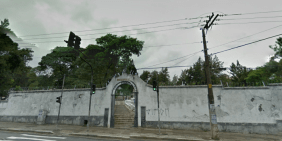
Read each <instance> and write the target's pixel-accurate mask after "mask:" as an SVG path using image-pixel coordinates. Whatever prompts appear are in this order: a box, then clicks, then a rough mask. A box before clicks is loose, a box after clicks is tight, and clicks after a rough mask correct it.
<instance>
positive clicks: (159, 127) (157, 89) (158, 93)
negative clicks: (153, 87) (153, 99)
mask: <svg viewBox="0 0 282 141" xmlns="http://www.w3.org/2000/svg"><path fill="white" fill-rule="evenodd" d="M157 97H158V98H157V99H158V124H159V135H160V134H161V130H160V128H161V127H160V101H159V100H160V95H159V75H157Z"/></svg>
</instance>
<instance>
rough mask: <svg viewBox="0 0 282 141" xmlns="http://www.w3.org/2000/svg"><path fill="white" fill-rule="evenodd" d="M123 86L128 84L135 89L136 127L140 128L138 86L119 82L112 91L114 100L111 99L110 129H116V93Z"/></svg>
mask: <svg viewBox="0 0 282 141" xmlns="http://www.w3.org/2000/svg"><path fill="white" fill-rule="evenodd" d="M122 84H128V85H131V86H132V87H133V93H134V94H135V115H134V127H138V89H137V86H136V84H135V83H134V82H132V81H121V82H118V83H117V84H116V85H115V86H114V87H113V90H112V94H111V95H112V99H111V118H110V128H114V123H115V119H114V118H115V116H114V115H115V110H114V107H115V93H116V90H117V88H118V87H119V86H120V85H122Z"/></svg>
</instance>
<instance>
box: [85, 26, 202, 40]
mask: <svg viewBox="0 0 282 141" xmlns="http://www.w3.org/2000/svg"><path fill="white" fill-rule="evenodd" d="M195 27H197V26H191V27H179V28H171V29H165V30H157V31H149V32H142V33H137V34H127V36H128V35H139V34H147V33H155V32H161V31H169V30H175V29H191V28H195ZM91 39H96V38H90V39H83V40H91Z"/></svg>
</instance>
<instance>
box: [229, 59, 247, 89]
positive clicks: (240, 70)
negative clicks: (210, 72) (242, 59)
mask: <svg viewBox="0 0 282 141" xmlns="http://www.w3.org/2000/svg"><path fill="white" fill-rule="evenodd" d="M251 71H252V70H251V69H247V68H246V67H245V66H242V65H241V64H240V63H239V61H238V60H237V63H236V65H235V64H234V63H232V64H231V66H230V73H231V75H232V77H231V80H232V81H233V82H236V83H244V84H245V85H247V81H246V79H245V78H247V76H248V74H249V73H250V72H251Z"/></svg>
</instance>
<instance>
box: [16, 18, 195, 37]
mask: <svg viewBox="0 0 282 141" xmlns="http://www.w3.org/2000/svg"><path fill="white" fill-rule="evenodd" d="M194 23H199V22H192V23H179V24H171V25H164V26H154V27H146V28H138V29H130V30H120V31H112V32H111V33H115V32H126V31H136V30H144V29H150V28H159V27H167V26H174V25H182V24H194ZM108 33H109V32H103V33H95V34H84V35H79V36H88V35H98V34H108ZM68 37H69V36H61V37H47V38H30V39H24V40H35V39H52V38H68ZM15 41H21V40H15Z"/></svg>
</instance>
